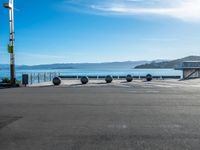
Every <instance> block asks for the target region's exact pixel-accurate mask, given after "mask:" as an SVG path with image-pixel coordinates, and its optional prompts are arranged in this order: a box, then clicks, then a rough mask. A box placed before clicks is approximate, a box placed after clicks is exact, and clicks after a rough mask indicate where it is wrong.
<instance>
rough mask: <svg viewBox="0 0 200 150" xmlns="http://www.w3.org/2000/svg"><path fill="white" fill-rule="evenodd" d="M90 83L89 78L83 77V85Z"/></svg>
mask: <svg viewBox="0 0 200 150" xmlns="http://www.w3.org/2000/svg"><path fill="white" fill-rule="evenodd" d="M88 82H89V79H88V77H82V78H81V83H82V84H87V83H88Z"/></svg>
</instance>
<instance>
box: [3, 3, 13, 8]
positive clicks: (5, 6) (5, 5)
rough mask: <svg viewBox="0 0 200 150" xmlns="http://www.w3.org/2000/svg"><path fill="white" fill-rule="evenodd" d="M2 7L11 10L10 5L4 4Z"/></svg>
mask: <svg viewBox="0 0 200 150" xmlns="http://www.w3.org/2000/svg"><path fill="white" fill-rule="evenodd" d="M3 7H4V8H8V9H11V8H12V7H11V5H10V3H4V4H3Z"/></svg>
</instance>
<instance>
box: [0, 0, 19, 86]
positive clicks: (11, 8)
mask: <svg viewBox="0 0 200 150" xmlns="http://www.w3.org/2000/svg"><path fill="white" fill-rule="evenodd" d="M3 6H4V8H7V9H8V10H9V24H10V38H9V45H8V52H9V53H10V77H11V79H10V82H11V85H13V86H14V85H16V76H15V55H14V41H15V37H14V34H15V32H14V0H9V3H4V4H3Z"/></svg>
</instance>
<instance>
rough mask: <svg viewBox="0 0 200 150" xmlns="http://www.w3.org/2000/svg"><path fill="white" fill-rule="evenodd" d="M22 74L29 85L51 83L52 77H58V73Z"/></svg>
mask: <svg viewBox="0 0 200 150" xmlns="http://www.w3.org/2000/svg"><path fill="white" fill-rule="evenodd" d="M23 74H27V75H28V84H29V85H32V84H39V83H45V82H51V81H52V80H53V78H54V77H56V76H59V75H60V73H56V72H44V73H41V72H40V73H23ZM23 74H22V75H23Z"/></svg>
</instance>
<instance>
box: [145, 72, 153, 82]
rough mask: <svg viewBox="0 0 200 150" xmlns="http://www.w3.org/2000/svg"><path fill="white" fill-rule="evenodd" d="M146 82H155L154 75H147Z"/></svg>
mask: <svg viewBox="0 0 200 150" xmlns="http://www.w3.org/2000/svg"><path fill="white" fill-rule="evenodd" d="M146 80H147V81H148V82H150V81H152V80H153V77H152V75H151V74H147V75H146Z"/></svg>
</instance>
